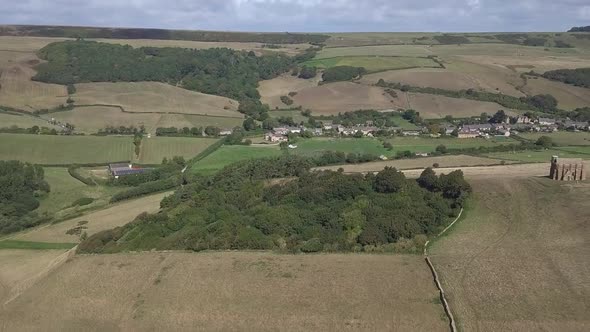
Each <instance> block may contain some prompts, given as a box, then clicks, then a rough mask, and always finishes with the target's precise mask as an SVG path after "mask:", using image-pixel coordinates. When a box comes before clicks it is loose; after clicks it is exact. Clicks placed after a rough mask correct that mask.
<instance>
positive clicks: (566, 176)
mask: <svg viewBox="0 0 590 332" xmlns="http://www.w3.org/2000/svg"><path fill="white" fill-rule="evenodd" d="M549 177H550V178H551V179H553V180H558V181H583V180H586V168H585V167H584V160H583V159H581V158H559V157H558V156H553V157H552V158H551V169H550V172H549Z"/></svg>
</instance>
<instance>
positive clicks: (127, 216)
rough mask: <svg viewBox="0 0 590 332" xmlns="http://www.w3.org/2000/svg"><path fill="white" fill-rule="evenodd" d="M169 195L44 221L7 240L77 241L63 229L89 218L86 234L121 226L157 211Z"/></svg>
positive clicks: (160, 194)
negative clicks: (57, 219)
mask: <svg viewBox="0 0 590 332" xmlns="http://www.w3.org/2000/svg"><path fill="white" fill-rule="evenodd" d="M169 194H170V193H169V192H166V193H159V194H155V195H151V196H145V197H142V198H138V199H134V200H130V201H124V202H121V203H117V204H114V205H110V206H108V207H106V208H105V209H102V210H97V211H93V212H90V213H87V214H85V215H83V216H81V217H77V218H73V219H70V220H66V221H62V222H59V223H56V224H47V225H43V226H40V227H37V228H33V229H30V230H27V231H24V232H21V233H17V234H15V235H13V236H11V237H10V239H13V240H21V241H33V242H52V243H77V242H79V240H80V236H79V235H70V234H66V232H67V231H68V230H70V229H72V228H75V227H76V226H78V224H79V222H80V221H88V223H86V224H84V225H83V226H85V227H87V229H85V231H86V232H87V234H88V235H92V234H94V233H96V232H99V231H103V230H106V229H111V228H115V227H118V226H123V225H125V224H127V223H129V222H131V221H133V219H135V217H136V216H137V215H139V214H140V213H142V212H148V213H154V212H157V211H158V210H159V209H160V201H162V199H163V198H164V197H166V196H167V195H169Z"/></svg>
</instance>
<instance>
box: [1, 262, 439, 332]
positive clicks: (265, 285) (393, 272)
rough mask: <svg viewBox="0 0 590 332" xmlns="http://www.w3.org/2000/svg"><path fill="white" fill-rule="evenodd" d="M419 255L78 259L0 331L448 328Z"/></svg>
mask: <svg viewBox="0 0 590 332" xmlns="http://www.w3.org/2000/svg"><path fill="white" fill-rule="evenodd" d="M437 299H438V293H437V291H436V288H435V287H434V283H433V282H432V276H431V274H430V271H429V270H428V267H427V266H426V264H424V261H423V260H422V258H421V257H419V256H403V255H341V254H331V255H297V256H293V255H275V254H271V253H256V252H251V253H247V252H243V253H237V252H225V253H201V254H194V253H140V254H115V255H91V256H85V255H82V256H76V257H74V258H72V259H70V260H69V261H68V262H67V263H65V264H63V265H62V266H61V267H59V268H58V269H57V270H56V271H55V272H54V273H52V274H50V275H49V276H48V277H46V278H45V279H43V280H42V281H40V282H39V283H37V284H36V285H34V286H33V287H32V288H30V289H29V290H27V291H26V292H25V293H23V294H22V295H21V296H20V297H18V298H16V299H15V300H13V301H12V302H10V303H9V304H8V305H6V306H5V307H4V310H3V311H2V313H0V322H2V323H0V327H1V328H2V329H4V330H14V329H15V328H18V329H25V330H26V329H37V328H39V327H41V326H43V328H44V329H48V330H76V329H84V330H86V331H104V330H146V329H147V330H151V329H154V330H256V331H276V330H290V331H301V330H322V331H325V330H347V329H353V330H374V331H375V330H397V329H399V330H406V331H408V330H422V331H424V330H428V331H446V330H447V329H448V322H447V320H446V317H445V315H444V313H443V311H442V307H441V306H440V304H438V301H437Z"/></svg>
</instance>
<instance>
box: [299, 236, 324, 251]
mask: <svg viewBox="0 0 590 332" xmlns="http://www.w3.org/2000/svg"><path fill="white" fill-rule="evenodd" d="M322 249H323V245H322V242H321V241H320V239H318V238H313V239H311V240H308V241H305V242H304V243H303V245H302V246H301V251H302V252H305V253H310V252H319V251H322Z"/></svg>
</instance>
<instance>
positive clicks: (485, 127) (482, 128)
mask: <svg viewBox="0 0 590 332" xmlns="http://www.w3.org/2000/svg"><path fill="white" fill-rule="evenodd" d="M492 129H493V127H492V125H491V124H489V123H484V124H472V125H464V126H463V127H462V128H461V132H465V133H467V132H469V133H478V134H479V133H481V132H489V131H491V130H492Z"/></svg>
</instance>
